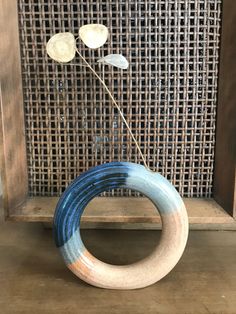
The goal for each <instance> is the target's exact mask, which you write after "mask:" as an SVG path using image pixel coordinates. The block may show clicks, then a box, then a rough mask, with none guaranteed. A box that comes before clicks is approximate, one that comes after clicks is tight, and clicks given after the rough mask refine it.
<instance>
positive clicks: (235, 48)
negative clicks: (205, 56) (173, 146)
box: [214, 0, 236, 218]
mask: <svg viewBox="0 0 236 314" xmlns="http://www.w3.org/2000/svg"><path fill="white" fill-rule="evenodd" d="M235 21H236V1H234V0H224V1H223V20H222V35H221V56H220V72H219V94H218V113H217V132H216V152H215V179H214V198H215V200H216V201H217V202H218V203H219V204H220V205H221V206H222V207H223V208H224V209H225V210H226V211H227V212H228V213H229V214H230V215H233V216H234V218H236V184H235V174H236V171H235V165H236V144H235V142H236V141H235V136H236V123H235V118H236V106H235V102H236V58H235V56H236V37H235V31H236V24H235Z"/></svg>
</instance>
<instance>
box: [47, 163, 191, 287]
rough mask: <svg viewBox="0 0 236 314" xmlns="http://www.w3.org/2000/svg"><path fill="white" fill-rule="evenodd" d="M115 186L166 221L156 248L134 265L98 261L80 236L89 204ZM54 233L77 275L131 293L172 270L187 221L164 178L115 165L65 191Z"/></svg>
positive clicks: (126, 165)
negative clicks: (136, 194)
mask: <svg viewBox="0 0 236 314" xmlns="http://www.w3.org/2000/svg"><path fill="white" fill-rule="evenodd" d="M115 188H128V189H132V190H135V191H138V192H140V193H142V194H144V195H145V196H146V197H147V198H149V199H150V200H151V201H152V202H153V204H154V205H155V207H156V209H157V210H158V212H159V214H160V216H161V220H162V233H161V239H160V241H159V243H158V244H157V246H156V248H155V249H154V250H153V252H152V253H151V254H150V255H149V256H147V257H146V258H144V259H142V260H140V261H138V262H136V263H133V264H130V265H111V264H107V263H104V262H103V261H101V260H99V259H97V258H96V257H95V256H93V255H92V254H91V253H90V252H89V251H88V250H87V249H86V247H85V245H84V244H83V241H82V239H81V236H80V219H81V216H82V214H83V211H84V209H85V207H86V206H87V204H88V203H89V202H90V201H91V200H92V199H93V198H94V197H95V196H97V195H99V194H100V193H102V192H104V191H108V190H111V189H115ZM53 230H54V238H55V242H56V245H57V247H59V249H60V251H61V254H62V256H63V258H64V261H65V263H66V265H67V266H68V268H69V269H70V270H71V271H72V272H73V273H74V274H75V275H76V276H78V277H79V278H80V279H82V280H84V281H86V282H87V283H89V284H91V285H94V286H97V287H101V288H108V289H124V290H128V289H138V288H144V287H146V286H149V285H151V284H154V283H155V282H157V281H159V280H160V279H161V278H163V277H164V276H166V275H167V274H168V273H169V272H170V271H171V270H172V269H173V268H174V266H175V265H176V264H177V262H178V261H179V259H180V257H181V255H182V254H183V251H184V248H185V246H186V242H187V237H188V217H187V212H186V209H185V206H184V203H183V201H182V199H181V197H180V195H179V194H178V192H177V191H176V190H175V188H174V187H173V186H172V185H171V183H170V182H169V181H168V180H167V179H165V178H164V177H163V176H162V175H160V174H158V173H155V172H152V171H150V170H148V169H146V168H145V167H144V166H142V165H138V164H134V163H130V162H111V163H107V164H103V165H100V166H96V167H94V168H91V169H90V170H88V171H86V172H84V173H83V174H81V175H80V176H79V177H77V178H76V179H75V180H74V181H73V182H72V184H71V185H70V186H69V187H68V188H67V189H66V190H65V192H64V193H63V195H62V196H61V198H60V200H59V202H58V204H57V207H56V211H55V215H54V226H53ZM140 249H142V248H140Z"/></svg>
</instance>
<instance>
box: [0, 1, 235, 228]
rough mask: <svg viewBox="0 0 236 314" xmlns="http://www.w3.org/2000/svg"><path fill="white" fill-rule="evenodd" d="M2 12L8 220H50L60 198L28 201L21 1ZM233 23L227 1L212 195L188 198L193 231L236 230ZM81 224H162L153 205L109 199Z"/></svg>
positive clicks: (3, 163)
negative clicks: (209, 196)
mask: <svg viewBox="0 0 236 314" xmlns="http://www.w3.org/2000/svg"><path fill="white" fill-rule="evenodd" d="M0 11H1V13H0V14H1V41H2V43H1V48H0V49H1V51H0V52H1V65H0V69H1V70H0V71H1V73H0V76H1V85H0V92H1V99H0V101H1V127H0V130H1V135H2V136H1V156H0V157H1V158H0V163H1V164H0V166H1V180H2V183H3V199H4V208H5V217H6V219H11V220H18V221H44V222H50V221H52V216H53V211H54V208H55V205H56V202H57V198H55V197H51V198H50V197H48V198H46V197H34V198H29V197H28V180H27V157H26V144H25V134H24V111H23V97H22V79H21V70H20V53H19V52H20V48H19V38H18V18H17V1H7V0H2V1H1V10H0ZM235 20H236V2H235V1H234V0H223V21H222V24H223V27H222V39H221V58H220V73H219V97H218V99H219V100H218V117H217V139H216V152H215V176H214V197H213V199H185V204H186V207H187V210H188V213H189V217H190V224H191V226H192V228H203V229H206V228H207V229H208V228H217V229H219V228H221V229H236V222H235V219H236V201H235V195H236V193H235V191H236V184H235V155H236V154H235V140H234V135H235V134H236V132H235V131H236V130H235V100H236V91H235V84H236V79H235V78H236V72H235V69H236V61H235V55H236V40H235V34H234V24H235ZM6 25H7V26H6ZM104 202H106V205H105V206H104ZM134 203H135V205H134ZM95 208H96V211H95ZM104 208H105V209H106V211H105V209H104ZM107 208H109V210H107ZM134 209H135V210H134ZM83 220H84V222H85V223H86V226H87V227H90V226H96V227H114V228H115V227H119V228H122V227H131V228H134V227H138V228H140V227H142V228H159V227H160V224H161V222H160V218H159V217H158V216H157V215H156V213H155V212H154V211H153V206H152V204H151V203H149V202H147V201H146V200H145V199H138V198H136V199H132V200H131V199H125V200H124V199H122V198H106V200H105V201H104V199H103V200H102V201H101V199H95V200H94V201H93V202H92V203H91V204H90V206H89V208H88V209H87V210H86V213H85V215H84V219H83Z"/></svg>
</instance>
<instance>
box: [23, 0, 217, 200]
mask: <svg viewBox="0 0 236 314" xmlns="http://www.w3.org/2000/svg"><path fill="white" fill-rule="evenodd" d="M18 3H19V27H20V34H19V35H20V42H21V62H22V74H23V88H24V108H25V124H26V140H27V150H28V153H27V154H28V173H29V188H30V194H31V195H41V196H52V195H60V194H61V193H62V192H63V190H64V189H65V188H66V187H67V186H68V184H69V183H70V182H71V181H72V180H73V179H74V178H75V177H76V176H78V175H79V174H80V173H82V172H83V171H85V170H86V169H88V168H90V167H92V166H95V165H98V164H101V163H105V162H109V161H118V160H123V161H127V160H128V161H132V162H136V163H139V162H140V157H139V155H138V152H137V148H136V147H135V145H134V143H133V142H132V140H131V138H130V135H129V133H128V132H127V129H126V128H125V126H124V124H123V123H122V120H121V118H120V116H119V114H118V112H117V111H116V109H115V108H114V106H113V105H112V103H111V101H110V99H109V97H108V96H107V94H106V93H105V92H104V90H103V89H102V87H101V85H100V83H99V82H98V81H97V80H96V79H95V77H94V76H93V74H92V73H91V72H90V71H89V70H88V69H86V68H85V67H83V66H82V67H81V66H80V65H79V64H81V60H80V58H79V57H77V58H76V59H75V60H73V62H71V63H69V64H66V65H60V64H58V63H56V62H54V61H53V60H51V59H50V58H49V57H48V56H47V54H46V49H45V45H46V42H47V41H48V39H49V38H50V37H51V36H52V35H54V34H55V33H57V32H64V31H70V32H72V33H73V34H74V35H75V36H77V35H78V29H79V27H80V26H82V25H84V24H87V23H102V24H104V25H106V26H107V27H108V28H109V31H110V37H109V39H108V42H107V43H106V45H105V46H104V47H103V48H100V49H98V50H91V49H88V48H86V47H85V46H84V45H83V44H81V43H79V45H78V48H79V50H80V51H81V53H82V54H83V55H84V56H85V57H86V59H87V60H88V61H89V63H90V64H91V65H92V66H93V67H94V68H95V69H96V71H97V72H98V74H99V75H100V76H101V77H102V78H104V80H105V81H106V83H107V84H108V86H109V88H110V90H111V91H112V92H113V94H114V96H115V98H116V100H117V102H118V103H119V105H120V106H121V108H122V110H123V112H124V115H125V116H126V118H127V121H128V123H129V125H130V127H131V128H132V131H133V133H134V135H135V137H136V139H137V141H138V143H139V145H140V146H141V149H142V151H143V153H144V155H145V158H146V160H147V163H148V166H149V167H150V168H151V169H152V170H154V171H159V172H160V173H161V174H163V175H164V176H165V177H167V178H168V179H169V180H170V181H171V182H172V183H173V184H174V186H175V187H176V188H177V189H178V191H179V192H180V194H181V195H182V196H187V197H210V196H211V195H212V177H213V167H214V147H215V123H216V121H215V115H216V100H217V77H218V62H219V40H220V37H219V35H220V25H221V0H159V1H134V0H131V1H124V0H122V1H101V0H100V1H97V0H94V1H92V0H90V1H77V0H76V1H75V0H67V1H55V0H53V1H52V0H50V1H49V0H47V1H46V0H40V1H39V0H19V1H18ZM108 53H122V54H123V55H124V56H126V57H127V59H128V60H129V62H130V67H129V69H128V70H118V69H115V68H112V67H109V66H105V67H104V68H103V67H102V66H101V65H100V64H97V63H96V60H97V59H98V58H99V57H101V56H104V55H105V54H108ZM130 193H131V192H130V191H126V190H122V191H121V190H119V191H115V192H111V193H110V194H112V195H130Z"/></svg>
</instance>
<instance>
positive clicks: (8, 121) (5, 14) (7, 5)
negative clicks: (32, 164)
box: [0, 0, 28, 217]
mask: <svg viewBox="0 0 236 314" xmlns="http://www.w3.org/2000/svg"><path fill="white" fill-rule="evenodd" d="M0 22H1V27H0V33H1V45H0V92H1V96H0V97H1V104H0V105H1V109H0V113H1V119H0V133H1V141H0V149H1V154H0V167H1V169H0V170H1V172H0V173H1V181H2V185H3V205H4V210H5V217H7V216H8V215H10V212H11V210H14V209H15V208H16V207H18V206H19V205H20V204H22V203H23V202H24V201H25V200H26V198H27V195H28V176H27V158H26V143H25V131H24V129H25V123H24V110H23V94H22V76H21V64H20V44H19V37H18V36H19V32H18V14H17V1H15V0H14V1H8V0H2V1H1V9H0Z"/></svg>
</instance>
